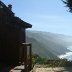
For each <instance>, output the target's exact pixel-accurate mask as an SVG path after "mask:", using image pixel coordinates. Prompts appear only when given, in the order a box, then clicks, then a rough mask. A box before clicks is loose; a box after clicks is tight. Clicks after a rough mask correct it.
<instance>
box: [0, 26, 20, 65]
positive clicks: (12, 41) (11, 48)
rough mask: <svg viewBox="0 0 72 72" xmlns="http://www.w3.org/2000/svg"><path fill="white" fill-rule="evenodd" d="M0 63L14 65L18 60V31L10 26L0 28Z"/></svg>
mask: <svg viewBox="0 0 72 72" xmlns="http://www.w3.org/2000/svg"><path fill="white" fill-rule="evenodd" d="M0 43H1V46H0V57H1V59H0V62H1V63H2V64H6V65H8V64H9V65H12V64H13V65H14V64H15V65H16V64H18V60H19V43H20V42H19V31H18V30H17V29H15V28H13V27H10V26H7V25H5V26H2V28H1V36H0Z"/></svg>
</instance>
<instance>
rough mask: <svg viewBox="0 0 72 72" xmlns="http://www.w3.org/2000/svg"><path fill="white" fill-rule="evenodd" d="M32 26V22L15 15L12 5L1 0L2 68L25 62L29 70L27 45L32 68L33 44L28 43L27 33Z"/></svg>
mask: <svg viewBox="0 0 72 72" xmlns="http://www.w3.org/2000/svg"><path fill="white" fill-rule="evenodd" d="M31 27H32V25H31V24H29V23H27V22H25V21H23V20H21V19H20V18H19V17H17V16H15V14H14V13H13V12H12V5H8V6H6V5H5V4H4V3H3V2H2V1H0V68H2V67H5V66H8V67H10V66H11V67H15V66H17V65H20V64H21V63H24V66H25V67H24V68H25V72H28V71H27V65H28V58H27V57H28V56H27V54H28V53H27V51H28V50H27V46H29V47H28V48H29V54H30V62H29V63H30V64H29V67H30V70H31V44H29V43H26V35H25V33H26V29H27V28H31ZM0 72H1V71H0Z"/></svg>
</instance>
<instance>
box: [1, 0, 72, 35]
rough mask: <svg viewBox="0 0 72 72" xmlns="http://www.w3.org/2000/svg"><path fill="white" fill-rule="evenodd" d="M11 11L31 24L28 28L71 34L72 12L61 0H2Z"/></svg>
mask: <svg viewBox="0 0 72 72" xmlns="http://www.w3.org/2000/svg"><path fill="white" fill-rule="evenodd" d="M2 1H3V2H4V3H5V4H6V5H8V4H12V5H13V9H12V11H13V12H14V13H15V15H16V16H18V17H20V18H21V19H22V20H24V21H26V22H28V23H30V24H32V25H33V28H32V29H30V30H38V31H48V32H52V33H60V34H66V35H72V13H70V12H68V8H66V7H64V6H65V5H64V4H63V3H62V1H61V0H2Z"/></svg>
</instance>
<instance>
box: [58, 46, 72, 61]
mask: <svg viewBox="0 0 72 72" xmlns="http://www.w3.org/2000/svg"><path fill="white" fill-rule="evenodd" d="M67 49H69V50H70V52H67V53H66V54H64V55H60V56H59V58H62V59H67V60H70V61H72V46H69V47H68V48H67Z"/></svg>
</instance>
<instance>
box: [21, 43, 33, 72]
mask: <svg viewBox="0 0 72 72" xmlns="http://www.w3.org/2000/svg"><path fill="white" fill-rule="evenodd" d="M20 48H21V53H20V54H21V55H20V63H21V64H23V65H24V70H23V72H29V71H30V70H31V69H32V49H31V48H32V45H31V43H22V45H21V47H20Z"/></svg>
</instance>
